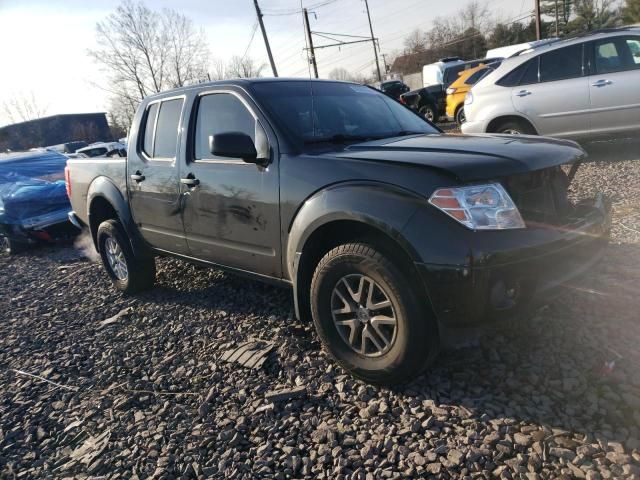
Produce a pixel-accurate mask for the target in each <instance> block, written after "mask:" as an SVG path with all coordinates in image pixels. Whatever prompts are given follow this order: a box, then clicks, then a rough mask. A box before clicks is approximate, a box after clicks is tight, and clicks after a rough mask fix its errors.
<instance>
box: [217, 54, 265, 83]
mask: <svg viewBox="0 0 640 480" xmlns="http://www.w3.org/2000/svg"><path fill="white" fill-rule="evenodd" d="M265 68H266V65H265V64H264V63H261V64H258V63H256V61H255V60H254V59H252V58H250V57H240V56H237V55H235V56H233V57H231V60H229V64H228V65H227V69H226V71H225V76H226V77H227V78H251V77H259V76H260V74H261V73H262V71H263V70H264V69H265Z"/></svg>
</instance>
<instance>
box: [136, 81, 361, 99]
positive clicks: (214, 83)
mask: <svg viewBox="0 0 640 480" xmlns="http://www.w3.org/2000/svg"><path fill="white" fill-rule="evenodd" d="M267 82H323V83H350V84H353V85H361V84H360V83H355V82H348V81H344V80H332V79H327V78H305V77H256V78H232V79H229V80H214V81H211V82H203V83H198V84H196V85H189V86H185V87H178V88H174V89H172V90H165V91H163V92H159V93H154V94H153V95H149V96H148V97H145V98H146V99H149V98H157V97H164V96H168V94H169V96H170V94H174V95H175V94H176V93H177V92H184V91H188V90H195V89H202V88H206V87H215V86H224V85H229V86H243V85H251V84H253V83H267Z"/></svg>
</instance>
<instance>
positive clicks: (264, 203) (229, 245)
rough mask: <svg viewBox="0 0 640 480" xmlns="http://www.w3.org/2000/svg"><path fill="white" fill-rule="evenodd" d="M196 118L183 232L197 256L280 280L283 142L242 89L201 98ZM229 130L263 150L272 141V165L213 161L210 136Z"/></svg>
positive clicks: (186, 173) (214, 92) (196, 104)
mask: <svg viewBox="0 0 640 480" xmlns="http://www.w3.org/2000/svg"><path fill="white" fill-rule="evenodd" d="M191 117H192V118H191V123H190V129H191V135H190V137H189V140H188V144H189V152H188V154H187V159H186V160H187V163H186V165H185V170H184V174H183V177H185V178H187V177H190V178H193V179H196V180H197V185H195V186H183V188H184V194H185V200H184V230H185V234H186V238H187V243H188V245H189V249H190V252H191V255H192V256H193V257H196V258H199V259H202V260H207V261H210V262H213V263H216V264H218V265H222V266H227V267H232V268H236V269H240V270H246V271H250V272H256V273H259V274H262V275H266V276H269V277H276V278H280V277H281V274H282V267H281V259H280V252H281V248H280V206H279V188H278V184H279V180H278V155H277V142H276V139H275V136H274V135H273V134H272V133H270V130H268V128H265V127H267V122H266V119H264V118H262V117H260V114H259V111H258V109H257V108H256V107H255V105H254V104H253V103H252V102H251V100H250V98H248V97H246V96H244V94H243V93H242V92H239V91H236V90H220V89H218V90H212V91H208V92H202V93H201V94H200V95H198V97H197V98H196V99H195V102H194V105H193V108H192V111H191ZM263 125H264V127H263ZM230 132H240V133H245V134H247V135H248V136H249V137H251V139H252V140H253V141H254V143H255V144H256V149H257V150H258V151H259V152H260V151H266V150H267V148H269V147H267V148H264V147H261V146H260V144H261V145H263V146H264V145H265V143H264V142H268V143H269V145H270V152H271V153H270V163H269V164H268V165H266V166H261V165H256V164H254V163H246V162H244V161H243V160H242V159H240V158H229V157H216V156H214V155H213V154H212V153H211V152H210V150H209V137H210V136H212V135H215V134H220V133H230ZM256 139H257V140H256ZM267 156H268V154H267Z"/></svg>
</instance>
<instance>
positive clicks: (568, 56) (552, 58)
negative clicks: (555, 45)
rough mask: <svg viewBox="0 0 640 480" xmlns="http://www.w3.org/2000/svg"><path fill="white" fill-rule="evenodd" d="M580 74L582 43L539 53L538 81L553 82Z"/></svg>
mask: <svg viewBox="0 0 640 480" xmlns="http://www.w3.org/2000/svg"><path fill="white" fill-rule="evenodd" d="M581 76H582V44H578V45H570V46H568V47H564V48H559V49H557V50H552V51H551V52H547V53H543V54H542V55H540V81H541V82H553V81H556V80H564V79H568V78H578V77H581Z"/></svg>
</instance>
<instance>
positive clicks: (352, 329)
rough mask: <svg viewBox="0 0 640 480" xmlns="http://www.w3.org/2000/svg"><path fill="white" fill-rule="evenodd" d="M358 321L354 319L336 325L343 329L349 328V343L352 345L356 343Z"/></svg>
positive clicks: (338, 321) (341, 321)
mask: <svg viewBox="0 0 640 480" xmlns="http://www.w3.org/2000/svg"><path fill="white" fill-rule="evenodd" d="M358 323H359V322H358V320H357V319H356V318H352V319H349V320H337V321H336V325H339V326H342V327H349V343H350V344H351V345H353V344H354V342H355V341H356V334H357V332H358Z"/></svg>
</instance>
